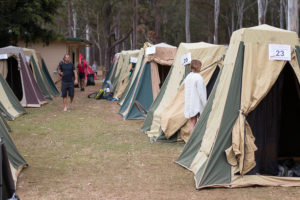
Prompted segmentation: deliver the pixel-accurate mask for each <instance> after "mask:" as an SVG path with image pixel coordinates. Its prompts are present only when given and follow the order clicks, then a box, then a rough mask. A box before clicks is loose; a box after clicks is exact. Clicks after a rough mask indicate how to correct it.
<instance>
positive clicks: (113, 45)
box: [110, 28, 133, 50]
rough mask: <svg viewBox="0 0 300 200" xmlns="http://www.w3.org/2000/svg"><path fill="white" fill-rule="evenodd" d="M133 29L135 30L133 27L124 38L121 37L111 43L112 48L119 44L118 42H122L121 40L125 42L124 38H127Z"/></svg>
mask: <svg viewBox="0 0 300 200" xmlns="http://www.w3.org/2000/svg"><path fill="white" fill-rule="evenodd" d="M132 31H133V29H132V28H131V29H130V30H129V31H128V32H127V33H126V34H125V35H124V36H123V38H121V39H119V40H118V41H115V42H114V43H113V44H112V45H111V47H110V49H111V50H112V49H113V48H114V47H115V46H116V45H118V44H120V43H121V42H123V41H124V40H126V39H127V38H128V37H129V35H130V33H132Z"/></svg>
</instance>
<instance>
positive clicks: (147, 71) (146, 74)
mask: <svg viewBox="0 0 300 200" xmlns="http://www.w3.org/2000/svg"><path fill="white" fill-rule="evenodd" d="M147 48H155V52H154V53H151V54H148V55H147V53H145V55H144V58H143V59H142V62H140V65H137V66H136V69H135V72H134V73H135V76H134V77H132V78H134V79H133V82H132V85H131V87H130V88H129V91H128V93H127V96H126V98H125V99H124V100H123V104H122V106H121V109H120V114H121V115H122V116H123V118H124V119H125V120H126V119H144V116H143V115H142V114H141V113H140V112H139V111H138V109H137V108H136V107H135V106H134V103H135V102H138V103H139V104H140V105H141V106H142V107H143V108H145V109H146V110H148V109H149V107H150V105H151V104H152V103H153V101H154V100H155V98H156V97H157V94H158V93H159V90H160V88H161V86H162V84H163V83H164V81H165V80H166V78H167V75H168V73H169V70H170V69H171V66H172V64H173V61H174V58H175V55H176V50H177V48H176V47H174V46H171V45H168V44H165V43H160V44H156V45H153V46H151V47H147ZM147 48H146V49H145V50H144V51H145V52H147ZM137 64H139V62H138V63H137ZM136 70H137V71H136Z"/></svg>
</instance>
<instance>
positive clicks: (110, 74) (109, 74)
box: [102, 53, 120, 86]
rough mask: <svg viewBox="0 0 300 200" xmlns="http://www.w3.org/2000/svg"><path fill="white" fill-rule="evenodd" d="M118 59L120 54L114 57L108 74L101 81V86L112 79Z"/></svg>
mask: <svg viewBox="0 0 300 200" xmlns="http://www.w3.org/2000/svg"><path fill="white" fill-rule="evenodd" d="M119 57H120V53H116V54H115V56H114V59H113V62H112V64H111V67H110V69H109V71H108V73H107V74H106V76H105V79H104V81H103V85H102V86H105V83H106V82H107V81H111V78H112V77H113V75H114V73H115V70H116V68H117V65H118V61H119Z"/></svg>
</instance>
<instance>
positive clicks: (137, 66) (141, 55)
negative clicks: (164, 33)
mask: <svg viewBox="0 0 300 200" xmlns="http://www.w3.org/2000/svg"><path fill="white" fill-rule="evenodd" d="M151 45H152V44H150V43H149V42H145V43H144V46H143V48H141V49H140V52H139V55H138V56H137V63H136V64H135V68H134V70H133V72H132V74H131V76H130V80H129V83H128V84H127V86H126V88H125V90H124V92H123V94H122V96H121V98H120V100H119V104H120V105H121V106H122V105H123V103H124V100H125V99H126V98H127V95H128V93H129V90H130V88H131V87H132V85H133V84H134V80H135V79H136V76H137V75H138V73H139V71H140V68H141V65H142V64H143V62H144V56H145V48H147V47H149V46H151Z"/></svg>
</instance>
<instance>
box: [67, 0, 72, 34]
mask: <svg viewBox="0 0 300 200" xmlns="http://www.w3.org/2000/svg"><path fill="white" fill-rule="evenodd" d="M68 36H69V37H72V22H71V1H70V0H68Z"/></svg>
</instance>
